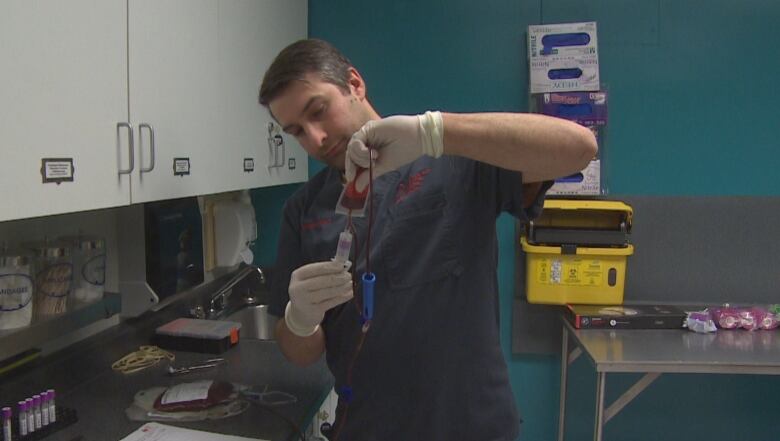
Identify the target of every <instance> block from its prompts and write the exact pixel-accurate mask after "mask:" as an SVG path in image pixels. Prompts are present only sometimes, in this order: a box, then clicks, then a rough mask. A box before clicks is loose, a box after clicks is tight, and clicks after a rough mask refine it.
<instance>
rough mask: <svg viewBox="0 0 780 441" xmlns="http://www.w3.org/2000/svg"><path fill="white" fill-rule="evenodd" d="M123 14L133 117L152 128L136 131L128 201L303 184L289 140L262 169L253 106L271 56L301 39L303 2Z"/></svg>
mask: <svg viewBox="0 0 780 441" xmlns="http://www.w3.org/2000/svg"><path fill="white" fill-rule="evenodd" d="M129 14H130V15H129V17H130V20H129V23H130V25H129V26H130V29H129V60H130V69H129V70H130V82H129V85H130V120H131V122H132V123H133V125H134V126H135V127H136V128H140V127H141V124H148V127H150V129H149V130H140V131H139V130H137V131H136V135H137V136H136V140H137V142H136V147H137V148H136V152H137V153H136V154H137V158H136V159H137V164H139V166H138V167H136V171H135V172H134V174H133V180H132V193H131V200H132V202H134V203H135V202H147V201H152V200H158V199H169V198H176V197H183V196H192V195H198V194H206V193H218V192H224V191H231V190H237V189H243V188H252V187H260V186H267V185H275V184H282V183H288V182H294V181H302V180H305V179H306V176H307V172H308V169H307V161H305V158H306V156H305V152H304V151H303V149H302V148H301V147H300V146H299V145H298V144H297V143H295V142H294V140H292V139H288V138H285V139H284V145H285V158H284V159H285V161H284V164H283V166H282V164H281V162H282V161H281V159H282V158H281V157H279V158H278V160H277V161H276V162H277V163H278V164H279V166H277V167H272V168H269V167H268V156H269V149H268V141H267V138H268V123H269V122H270V117H269V115H268V112H267V111H266V109H264V108H263V107H262V106H260V104H258V101H257V94H258V90H259V86H260V81H261V79H262V75H263V73H264V72H265V69H266V68H267V67H268V65H269V64H270V62H271V61H272V60H273V57H274V56H275V55H276V53H278V51H280V50H281V49H282V48H283V47H284V46H286V45H287V44H289V43H291V42H293V41H295V40H297V39H300V38H305V36H306V3H305V1H301V0H296V1H285V0H231V1H219V0H164V1H160V0H130V2H129ZM152 130H153V132H152ZM152 133H154V155H152V152H151V150H150V147H151V134H152ZM142 144H143V145H142ZM279 152H281V150H280V151H279ZM274 153H276V152H274ZM152 157H154V169H152V170H149V169H150V168H151V158H152ZM290 158H293V161H292V162H290V161H289V159H290ZM291 164H294V168H293V169H292V170H291V169H290V165H291ZM245 170H246V171H245ZM177 171H178V172H177Z"/></svg>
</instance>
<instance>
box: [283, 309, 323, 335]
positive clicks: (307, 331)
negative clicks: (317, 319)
mask: <svg viewBox="0 0 780 441" xmlns="http://www.w3.org/2000/svg"><path fill="white" fill-rule="evenodd" d="M284 324H285V325H287V329H289V330H290V332H292V333H293V334H295V335H297V336H298V337H310V336H312V335H314V334H315V333H316V332H317V329H318V328H319V327H320V325H315V326H314V327H312V326H311V325H305V324H301V323H299V320H297V319H296V318H295V314H294V312H293V311H292V302H287V307H286V308H285V309H284Z"/></svg>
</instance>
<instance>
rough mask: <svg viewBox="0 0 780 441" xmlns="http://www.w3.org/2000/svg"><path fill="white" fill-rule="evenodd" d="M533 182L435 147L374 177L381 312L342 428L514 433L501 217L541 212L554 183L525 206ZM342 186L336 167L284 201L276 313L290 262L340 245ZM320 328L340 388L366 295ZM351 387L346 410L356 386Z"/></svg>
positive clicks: (401, 435) (358, 241) (357, 367)
mask: <svg viewBox="0 0 780 441" xmlns="http://www.w3.org/2000/svg"><path fill="white" fill-rule="evenodd" d="M522 183H523V182H522V174H521V173H519V172H512V171H508V170H505V169H501V168H498V167H494V166H491V165H487V164H484V163H480V162H476V161H472V160H469V159H466V158H461V157H454V156H443V157H441V158H439V159H433V158H431V157H427V156H424V157H422V158H420V159H418V160H417V161H415V162H413V163H411V164H409V165H407V166H404V167H402V168H401V169H400V170H398V171H394V172H390V173H387V174H385V175H382V176H380V177H379V178H377V179H376V180H375V183H374V193H373V204H374V205H373V207H374V215H373V218H374V219H373V225H372V227H371V242H370V247H371V250H370V253H371V254H370V262H371V270H372V272H374V273H375V274H376V285H375V299H374V318H373V321H372V323H371V328H370V330H369V331H368V333H367V335H366V337H365V342H364V344H363V347H362V349H361V351H360V354H359V356H358V358H357V360H356V361H355V364H354V367H353V369H352V385H351V397H350V403H349V412H348V414H347V417H346V420H345V423H344V427H341V428H340V429H339V430H340V435H339V440H340V441H353V440H360V441H370V440H475V441H476V440H479V441H491V440H496V441H498V440H507V441H509V440H511V441H514V440H516V439H517V437H518V435H519V425H520V419H519V417H518V413H517V409H516V407H515V399H514V396H513V395H512V391H511V388H510V384H509V376H508V373H507V366H506V362H505V360H504V357H503V355H502V352H501V345H500V339H499V310H498V308H499V300H498V282H497V264H498V245H497V240H496V218H497V217H498V215H499V214H500V213H501V212H504V211H506V212H509V213H511V214H513V215H514V216H516V217H518V218H520V219H521V220H526V219H529V218H533V217H536V216H538V214H539V213H540V212H541V205H542V202H543V197H544V193H545V192H546V190H547V189H548V188H549V186H550V185H552V183H550V182H547V183H545V184H544V185H543V186H542V187H541V190H540V191H539V194H538V196H537V197H536V200H535V201H534V203H533V204H531V206H530V207H529V208H527V209H526V208H524V207H523V186H522ZM342 189H343V184H342V180H341V174H340V172H339V171H338V170H336V169H331V168H327V169H324V170H322V171H321V172H320V173H318V174H317V175H316V176H314V177H313V178H312V179H311V180H309V182H308V183H306V184H305V185H304V186H303V187H302V188H301V189H300V190H299V191H297V192H296V193H295V194H294V195H293V196H292V197H291V198H290V199H289V200H288V201H287V203H286V204H285V208H284V212H283V220H282V226H281V232H280V240H279V249H278V253H277V265H276V271H275V272H274V273H275V276H274V280H273V281H272V283H271V290H272V297H273V301H272V302H271V305H270V309H269V310H270V312H271V313H272V314H275V315H277V316H280V317H281V316H283V315H284V309H285V306H286V304H287V302H288V300H289V297H288V293H287V287H288V285H289V281H290V274H291V273H292V271H294V270H295V269H297V268H298V267H300V266H302V265H305V264H307V263H311V262H318V261H324V260H330V259H331V258H332V257H333V256H334V255H335V253H336V245H337V243H338V237H339V233H341V232H342V231H344V229H345V227H346V222H347V217H346V216H344V215H341V214H336V213H335V212H334V209H335V207H336V202H337V200H338V197H339V195H340V194H341V191H342ZM353 224H354V226H355V228H356V230H357V236H356V237H355V238H354V239H353V245H352V254H351V258H350V260H352V261H353V267H352V270H353V271H357V272H356V274H357V275H358V278H359V277H360V276H361V275H362V274H363V273H364V272H365V265H366V260H365V244H366V233H367V228H366V227H367V218H366V217H364V218H353ZM356 250H357V252H358V256H357V259H355V253H356ZM361 295H362V293H361V288H360V284H358V290H357V292H356V293H355V297H356V298H357V299H359V298H360V297H361ZM322 328H323V330H324V333H325V339H326V358H327V363H328V366H329V367H330V370H331V372H332V373H333V375H334V377H335V381H336V385H335V389H336V391H337V392H339V391H340V390H341V389H342V387H343V386H344V385H345V382H346V376H347V370H348V367H349V365H350V362H351V361H352V357H353V354H354V351H355V348H356V345H357V342H358V340H359V338H360V333H361V324H360V315H359V310H358V308H357V307H356V304H355V301H354V300H353V301H350V302H348V303H346V304H343V305H340V306H337V307H335V308H333V309H331V310H330V311H328V313H327V314H326V316H325V320H324V321H323V323H322ZM340 398H342V399H340V400H339V405H338V409H337V417H336V421H337V422H338V421H340V417H341V414H342V413H343V412H344V405H345V400H344V398H347V397H344V396H343V394H340Z"/></svg>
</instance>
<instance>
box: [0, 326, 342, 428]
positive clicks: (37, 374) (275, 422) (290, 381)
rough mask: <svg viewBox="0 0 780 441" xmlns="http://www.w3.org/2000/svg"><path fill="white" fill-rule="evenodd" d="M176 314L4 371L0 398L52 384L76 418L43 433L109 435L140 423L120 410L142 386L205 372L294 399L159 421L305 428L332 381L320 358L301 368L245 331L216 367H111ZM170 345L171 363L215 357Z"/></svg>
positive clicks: (273, 346)
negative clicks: (171, 371) (178, 371)
mask: <svg viewBox="0 0 780 441" xmlns="http://www.w3.org/2000/svg"><path fill="white" fill-rule="evenodd" d="M173 317H176V315H175V313H173V312H167V313H164V312H160V313H156V314H147V315H146V316H143V317H141V318H140V319H135V320H132V321H126V322H123V323H120V324H119V325H117V326H115V327H113V328H111V329H108V330H106V331H104V332H102V333H99V334H97V335H95V336H93V337H90V338H88V339H86V340H84V341H82V342H80V343H78V344H76V345H73V346H72V347H70V348H68V349H66V350H63V351H60V352H58V353H55V354H53V355H51V356H48V357H45V358H43V359H42V360H40V361H39V362H37V364H36V365H35V366H34V367H32V368H24V369H22V370H21V371H22V372H16V373H12V374H9V376H7V377H4V378H2V380H1V383H0V400H2V403H3V405H10V403H16V401H18V400H19V399H21V398H25V397H28V396H30V395H32V394H33V393H37V392H39V391H42V390H46V389H50V388H54V389H57V402H58V404H60V405H64V406H67V407H71V408H74V409H76V411H77V412H78V418H79V421H78V422H77V423H76V424H74V425H72V426H70V427H68V428H65V429H63V430H61V431H59V432H57V433H55V434H53V435H51V436H49V437H47V438H46V440H47V441H48V440H51V441H60V440H61V441H69V440H71V439H73V438H75V437H76V436H79V435H81V436H83V439H84V440H85V441H93V440H94V441H103V440H106V441H110V440H119V439H121V438H123V437H125V436H127V435H128V434H130V433H131V432H133V431H134V430H136V429H137V428H139V427H140V426H141V425H142V424H143V423H142V422H138V421H130V420H129V419H128V418H127V417H126V416H125V409H127V408H128V407H129V406H130V405H131V404H132V402H133V396H134V395H135V393H136V392H138V391H139V390H143V389H146V388H150V387H155V386H171V385H174V384H179V383H185V382H190V381H197V380H204V379H217V380H224V381H230V382H234V383H241V384H246V385H258V386H262V385H268V389H269V390H275V391H282V392H286V393H289V394H292V395H294V396H295V397H296V398H297V402H296V403H294V404H282V405H278V406H274V407H273V408H271V409H270V410H269V409H267V408H263V407H260V406H258V405H254V404H253V405H252V406H250V407H249V409H247V411H245V412H244V413H242V414H240V415H237V416H233V417H229V418H225V419H221V420H209V421H202V422H189V423H176V424H174V423H170V422H165V423H164V424H174V425H178V426H181V427H187V428H191V429H198V430H205V431H210V432H218V433H224V434H230V435H238V436H246V437H252V438H261V439H269V440H274V441H277V440H278V441H282V440H293V439H297V432H296V430H295V428H294V427H293V426H292V424H291V421H292V422H294V423H295V424H297V425H298V426H299V427H300V428H301V429H302V430H303V429H305V428H306V427H307V425H308V423H309V422H310V421H311V418H312V417H313V416H314V414H315V412H316V411H317V409H318V408H319V406H320V404H321V403H322V401H323V400H324V398H325V396H326V395H327V393H328V391H329V390H330V388H331V386H332V377H331V375H330V373H329V371H328V369H327V367H326V365H325V363H324V360H320V361H319V362H318V363H316V364H314V365H312V366H308V367H306V368H300V367H297V366H294V365H293V364H291V363H289V362H287V361H286V360H285V358H284V356H283V355H282V353H281V352H280V350H279V348H278V346H277V345H276V343H274V342H272V341H260V340H246V339H242V340H241V341H240V342H239V344H238V345H237V346H235V347H233V348H231V349H230V350H228V351H227V352H225V353H223V354H221V355H219V356H220V357H223V358H225V359H226V360H227V363H225V364H223V365H221V366H219V367H217V368H215V369H210V370H205V371H201V372H195V373H191V374H187V375H180V376H169V375H167V372H166V369H167V366H168V363H167V362H161V363H160V364H159V365H157V366H154V367H152V368H148V369H146V370H144V371H141V372H137V373H133V374H128V375H126V374H121V373H117V372H114V371H112V370H111V364H112V363H113V362H114V361H116V360H118V359H120V358H121V357H123V356H124V355H126V354H127V353H129V352H131V351H134V350H137V349H138V348H139V347H140V346H141V345H147V344H149V338H150V337H151V335H152V332H153V330H154V329H155V328H156V327H157V326H159V325H160V324H162V323H164V322H166V321H168V320H170V319H172V318H173ZM174 353H175V355H176V361H175V363H174V364H175V365H176V366H181V365H186V364H187V363H188V362H193V361H198V360H203V359H206V358H212V357H214V355H210V354H197V353H191V352H176V351H174ZM15 407H16V406H14V414H16V409H15ZM288 419H289V420H290V421H287V420H288Z"/></svg>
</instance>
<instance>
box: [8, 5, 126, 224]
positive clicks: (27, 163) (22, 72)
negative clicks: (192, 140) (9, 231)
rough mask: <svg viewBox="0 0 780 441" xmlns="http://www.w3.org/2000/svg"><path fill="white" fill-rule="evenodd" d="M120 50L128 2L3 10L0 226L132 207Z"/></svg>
mask: <svg viewBox="0 0 780 441" xmlns="http://www.w3.org/2000/svg"><path fill="white" fill-rule="evenodd" d="M126 41H127V16H126V2H125V0H92V1H89V0H71V1H68V2H60V1H35V2H30V1H26V0H13V1H5V2H3V6H2V13H0V154H1V155H0V158H1V159H0V200H2V204H0V221H3V220H9V219H17V218H25V217H33V216H42V215H47V214H54V213H65V212H71V211H81V210H88V209H92V208H102V207H112V206H117V205H125V204H128V203H129V202H130V176H129V175H119V174H118V170H119V169H120V168H128V167H129V151H128V142H127V130H122V133H121V139H120V140H119V141H120V142H121V143H122V145H121V146H118V145H117V142H118V141H117V123H118V122H120V121H127V51H126V47H127V44H126ZM118 147H119V148H121V152H120V151H119V150H118ZM120 153H121V154H120ZM44 159H58V160H59V161H50V162H48V163H49V164H50V166H49V167H48V168H49V176H50V177H55V176H60V177H62V178H64V179H68V175H70V176H71V177H72V178H73V182H67V181H65V182H61V183H60V184H57V183H55V182H49V183H43V177H42V174H41V168H42V161H43V160H44ZM70 164H72V167H71V165H70Z"/></svg>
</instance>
